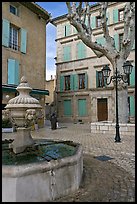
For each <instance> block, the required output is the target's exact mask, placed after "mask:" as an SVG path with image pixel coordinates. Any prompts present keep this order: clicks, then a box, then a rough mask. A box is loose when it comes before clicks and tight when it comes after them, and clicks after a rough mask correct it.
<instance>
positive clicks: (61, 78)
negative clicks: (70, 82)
mask: <svg viewBox="0 0 137 204" xmlns="http://www.w3.org/2000/svg"><path fill="white" fill-rule="evenodd" d="M60 91H64V76H60Z"/></svg>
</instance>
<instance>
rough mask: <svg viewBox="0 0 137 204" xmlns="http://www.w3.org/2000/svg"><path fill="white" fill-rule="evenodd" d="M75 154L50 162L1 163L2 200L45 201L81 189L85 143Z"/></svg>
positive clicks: (76, 145) (78, 147)
mask: <svg viewBox="0 0 137 204" xmlns="http://www.w3.org/2000/svg"><path fill="white" fill-rule="evenodd" d="M73 145H74V146H75V147H76V151H75V153H74V154H73V155H72V156H66V157H64V158H58V159H52V160H50V161H39V162H28V163H26V164H19V165H15V164H12V165H5V164H4V165H3V166H2V202H46V201H52V200H55V199H56V198H59V197H62V196H65V195H68V194H70V193H72V192H74V191H76V190H77V189H78V188H79V185H80V182H81V179H82V173H83V153H82V146H81V145H80V144H77V143H73Z"/></svg>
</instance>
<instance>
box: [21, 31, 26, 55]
mask: <svg viewBox="0 0 137 204" xmlns="http://www.w3.org/2000/svg"><path fill="white" fill-rule="evenodd" d="M26 49H27V30H25V29H23V28H21V46H20V51H21V52H22V53H26Z"/></svg>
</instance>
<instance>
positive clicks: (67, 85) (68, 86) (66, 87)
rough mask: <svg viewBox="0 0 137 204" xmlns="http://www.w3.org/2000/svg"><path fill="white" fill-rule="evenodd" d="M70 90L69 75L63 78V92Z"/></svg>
mask: <svg viewBox="0 0 137 204" xmlns="http://www.w3.org/2000/svg"><path fill="white" fill-rule="evenodd" d="M67 90H70V75H68V76H65V91H67Z"/></svg>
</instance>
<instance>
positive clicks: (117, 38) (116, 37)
mask: <svg viewBox="0 0 137 204" xmlns="http://www.w3.org/2000/svg"><path fill="white" fill-rule="evenodd" d="M114 41H115V48H116V50H117V51H119V35H118V34H115V35H114Z"/></svg>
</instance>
